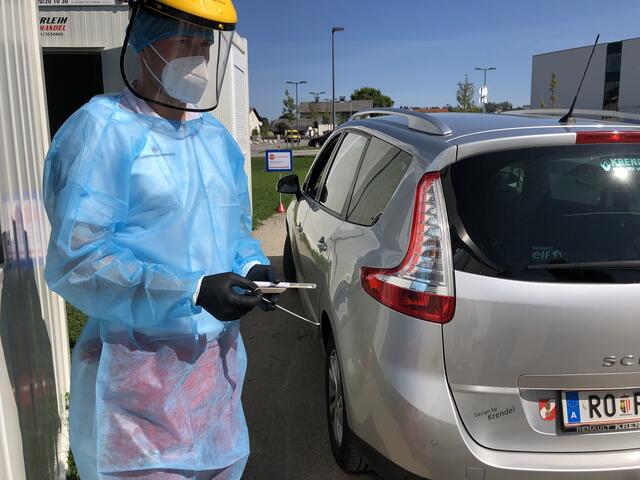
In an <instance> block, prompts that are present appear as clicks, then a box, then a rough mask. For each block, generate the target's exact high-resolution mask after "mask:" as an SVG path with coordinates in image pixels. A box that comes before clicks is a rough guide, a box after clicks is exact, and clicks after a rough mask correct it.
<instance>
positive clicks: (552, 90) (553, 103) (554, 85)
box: [549, 72, 558, 108]
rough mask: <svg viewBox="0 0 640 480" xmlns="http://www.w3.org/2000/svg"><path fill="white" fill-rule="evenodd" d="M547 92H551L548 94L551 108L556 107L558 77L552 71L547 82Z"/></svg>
mask: <svg viewBox="0 0 640 480" xmlns="http://www.w3.org/2000/svg"><path fill="white" fill-rule="evenodd" d="M549 92H550V93H551V95H549V101H550V102H551V108H556V107H557V106H558V105H557V101H558V95H557V93H558V77H557V76H556V73H555V72H553V73H552V74H551V81H550V82H549Z"/></svg>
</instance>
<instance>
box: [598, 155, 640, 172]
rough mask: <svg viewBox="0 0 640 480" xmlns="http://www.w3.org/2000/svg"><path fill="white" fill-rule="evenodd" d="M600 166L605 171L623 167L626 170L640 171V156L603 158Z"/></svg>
mask: <svg viewBox="0 0 640 480" xmlns="http://www.w3.org/2000/svg"><path fill="white" fill-rule="evenodd" d="M600 166H601V167H602V169H603V170H604V171H605V172H610V171H611V170H613V169H614V168H615V169H618V168H622V169H625V170H633V171H640V158H611V159H607V160H602V162H600Z"/></svg>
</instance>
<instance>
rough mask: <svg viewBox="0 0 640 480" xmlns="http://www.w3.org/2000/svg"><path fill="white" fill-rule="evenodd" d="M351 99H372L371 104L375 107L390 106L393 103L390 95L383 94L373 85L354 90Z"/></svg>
mask: <svg viewBox="0 0 640 480" xmlns="http://www.w3.org/2000/svg"><path fill="white" fill-rule="evenodd" d="M351 100H373V106H374V107H376V108H379V107H382V108H390V107H393V104H394V103H395V102H394V101H393V100H392V99H391V97H388V96H386V95H383V94H382V92H381V91H380V90H379V89H377V88H373V87H362V88H359V89H357V90H354V91H353V93H352V94H351Z"/></svg>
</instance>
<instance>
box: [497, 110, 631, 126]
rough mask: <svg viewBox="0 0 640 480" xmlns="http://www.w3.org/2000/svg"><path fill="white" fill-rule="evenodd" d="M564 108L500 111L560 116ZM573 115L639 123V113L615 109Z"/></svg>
mask: <svg viewBox="0 0 640 480" xmlns="http://www.w3.org/2000/svg"><path fill="white" fill-rule="evenodd" d="M566 113H567V109H566V108H540V109H532V110H509V111H508V112H502V114H503V115H521V116H522V115H525V116H526V115H536V116H537V115H547V116H551V117H562V116H563V115H566ZM573 114H574V116H575V117H583V118H584V117H596V118H599V119H600V120H610V119H616V120H627V121H628V122H629V123H640V115H638V114H637V113H629V112H618V111H615V110H579V109H576V110H574V111H573Z"/></svg>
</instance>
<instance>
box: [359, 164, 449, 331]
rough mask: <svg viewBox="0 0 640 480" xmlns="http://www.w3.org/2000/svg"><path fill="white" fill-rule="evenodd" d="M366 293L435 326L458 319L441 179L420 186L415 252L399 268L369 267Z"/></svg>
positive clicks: (429, 179)
mask: <svg viewBox="0 0 640 480" xmlns="http://www.w3.org/2000/svg"><path fill="white" fill-rule="evenodd" d="M360 279H361V281H362V287H363V288H364V290H365V291H366V292H367V293H368V294H369V295H371V296H372V297H373V298H375V299H376V300H378V301H379V302H380V303H382V304H384V305H386V306H387V307H389V308H391V309H393V310H396V311H398V312H401V313H404V314H405V315H409V316H411V317H415V318H419V319H422V320H427V321H429V322H436V323H447V322H449V321H450V320H451V319H452V318H453V313H454V310H455V293H454V286H453V260H452V254H451V240H450V238H449V222H448V221H447V215H446V212H445V208H444V194H443V192H442V185H441V182H440V174H439V173H428V174H426V175H425V176H424V177H422V179H421V180H420V183H419V184H418V189H417V194H416V201H415V206H414V209H413V223H412V227H411V240H410V242H409V249H408V251H407V255H406V256H405V258H404V260H403V261H402V263H401V264H400V265H399V266H398V267H395V268H371V267H363V268H362V271H361V278H360Z"/></svg>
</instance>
